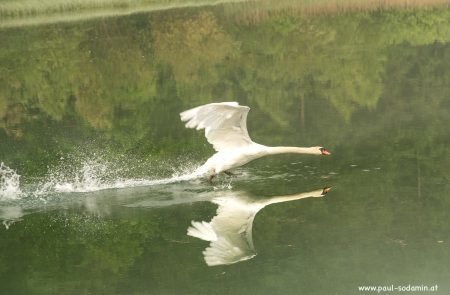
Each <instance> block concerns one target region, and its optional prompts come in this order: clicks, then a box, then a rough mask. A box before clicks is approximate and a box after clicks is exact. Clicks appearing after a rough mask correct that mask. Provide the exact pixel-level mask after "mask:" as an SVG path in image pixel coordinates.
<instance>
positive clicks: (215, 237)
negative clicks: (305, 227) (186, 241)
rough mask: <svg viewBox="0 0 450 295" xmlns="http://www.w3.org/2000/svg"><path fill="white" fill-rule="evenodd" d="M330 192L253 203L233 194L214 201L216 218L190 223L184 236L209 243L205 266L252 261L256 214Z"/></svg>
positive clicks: (206, 250) (322, 191) (296, 195)
mask: <svg viewBox="0 0 450 295" xmlns="http://www.w3.org/2000/svg"><path fill="white" fill-rule="evenodd" d="M329 190H330V188H324V189H320V190H315V191H312V192H308V193H300V194H295V195H287V196H277V197H271V198H268V199H264V200H252V199H250V198H249V197H247V196H246V195H245V194H244V193H242V192H241V193H238V192H234V193H232V194H228V195H227V196H224V197H218V198H214V199H213V200H212V202H213V203H215V204H217V205H219V207H218V209H217V213H216V216H214V218H213V219H212V220H211V221H210V222H205V221H201V222H197V221H192V225H191V226H190V227H189V228H188V231H187V234H188V235H189V236H192V237H196V238H199V239H201V240H204V241H209V242H211V243H210V244H209V247H207V248H206V249H205V251H203V256H204V259H205V262H206V264H208V265H209V266H214V265H227V264H233V263H236V262H240V261H244V260H248V259H251V258H253V257H254V256H255V255H256V250H255V246H254V244H253V237H252V228H253V221H254V219H255V216H256V214H257V213H258V212H259V210H261V209H262V208H264V207H265V206H267V205H270V204H274V203H281V202H287V201H293V200H298V199H303V198H308V197H322V196H324V195H325V194H326V193H327V192H328V191H329Z"/></svg>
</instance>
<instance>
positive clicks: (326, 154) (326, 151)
mask: <svg viewBox="0 0 450 295" xmlns="http://www.w3.org/2000/svg"><path fill="white" fill-rule="evenodd" d="M320 151H321V152H322V155H324V156H328V155H331V153H330V152H329V151H328V150H327V149H326V148H321V149H320Z"/></svg>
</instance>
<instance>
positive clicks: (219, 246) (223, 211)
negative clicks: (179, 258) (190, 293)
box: [187, 197, 262, 266]
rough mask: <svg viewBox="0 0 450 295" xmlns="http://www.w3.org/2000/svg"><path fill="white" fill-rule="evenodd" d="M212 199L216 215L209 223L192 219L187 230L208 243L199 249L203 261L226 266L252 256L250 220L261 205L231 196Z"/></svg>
mask: <svg viewBox="0 0 450 295" xmlns="http://www.w3.org/2000/svg"><path fill="white" fill-rule="evenodd" d="M213 202H214V203H216V204H218V205H219V208H218V209H217V215H216V216H215V217H214V218H213V219H212V220H211V221H210V222H205V221H203V222H196V221H193V222H192V225H191V226H190V227H189V228H188V232H187V234H188V235H190V236H193V237H196V238H199V239H202V240H205V241H210V242H211V243H210V244H209V247H208V248H206V249H205V251H203V256H204V258H205V262H206V264H208V265H209V266H213V265H227V264H233V263H236V262H239V261H244V260H248V259H251V258H252V257H254V256H255V255H256V252H255V248H254V245H253V238H252V227H253V220H254V218H255V215H256V213H257V212H258V211H259V209H261V208H262V207H260V206H257V207H255V206H253V205H252V204H245V203H243V202H240V201H239V199H237V198H232V197H231V198H230V197H228V198H226V197H223V198H217V199H214V200H213Z"/></svg>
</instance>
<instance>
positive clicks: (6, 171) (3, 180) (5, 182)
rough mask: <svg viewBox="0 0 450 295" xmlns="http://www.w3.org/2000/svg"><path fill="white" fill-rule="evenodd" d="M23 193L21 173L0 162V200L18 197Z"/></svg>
mask: <svg viewBox="0 0 450 295" xmlns="http://www.w3.org/2000/svg"><path fill="white" fill-rule="evenodd" d="M21 194H22V191H21V189H20V175H19V174H17V173H16V171H14V170H13V169H11V168H9V167H8V166H6V165H5V164H4V163H3V162H1V163H0V200H1V199H16V198H19V197H20V195H21Z"/></svg>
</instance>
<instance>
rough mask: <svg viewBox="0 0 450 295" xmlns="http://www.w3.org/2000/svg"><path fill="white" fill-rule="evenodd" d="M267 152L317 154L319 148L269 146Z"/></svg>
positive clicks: (270, 153) (272, 153)
mask: <svg viewBox="0 0 450 295" xmlns="http://www.w3.org/2000/svg"><path fill="white" fill-rule="evenodd" d="M266 148H267V150H266V151H267V154H269V155H277V154H311V155H314V154H317V149H315V148H310V147H293V146H268V147H266Z"/></svg>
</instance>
